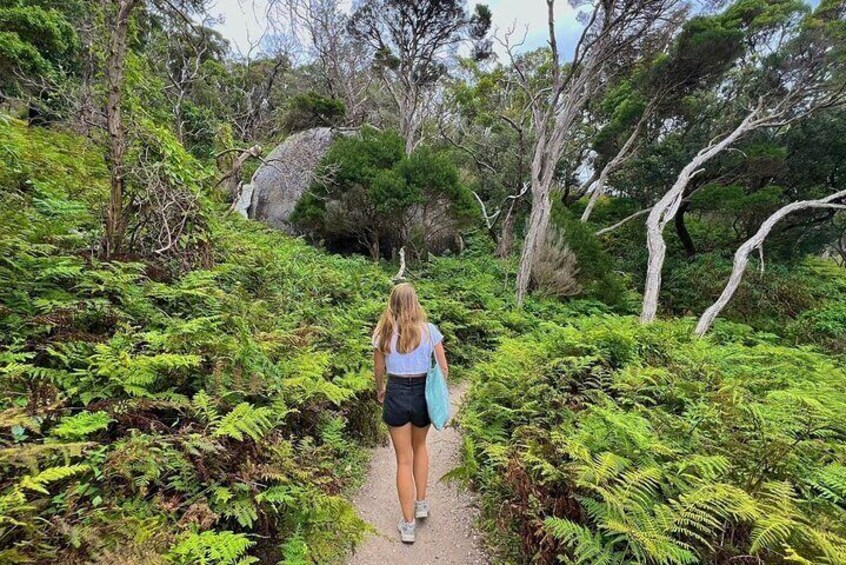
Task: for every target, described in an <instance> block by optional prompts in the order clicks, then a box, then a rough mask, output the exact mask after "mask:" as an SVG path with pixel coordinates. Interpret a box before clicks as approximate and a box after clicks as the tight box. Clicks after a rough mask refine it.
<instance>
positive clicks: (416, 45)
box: [347, 0, 491, 155]
mask: <svg viewBox="0 0 846 565" xmlns="http://www.w3.org/2000/svg"><path fill="white" fill-rule="evenodd" d="M490 26H491V12H490V10H489V9H488V8H487V6H484V5H481V4H477V5H476V7H475V10H474V11H473V12H472V13H471V12H469V11H468V10H467V8H466V7H465V3H464V2H463V1H462V0H437V1H432V0H364V1H363V2H361V3H360V4H358V6H357V7H356V9H355V10H354V11H353V13H352V15H351V16H350V19H349V21H348V24H347V29H348V30H349V32H350V33H351V34H352V36H353V37H354V38H356V39H358V40H359V41H362V42H363V43H365V44H367V45H368V46H369V47H370V49H371V50H372V51H371V52H372V55H373V59H374V67H375V69H376V70H377V72H378V73H379V76H380V78H381V80H382V82H383V85H384V87H385V89H386V90H387V91H388V92H389V93H390V96H391V98H392V99H393V102H394V104H395V105H396V108H397V112H398V116H399V131H400V135H402V137H403V139H404V140H405V152H406V154H408V155H410V154H411V152H412V150H413V149H414V148H415V146H416V145H417V144H418V143H419V130H420V126H421V124H422V121H423V118H424V116H423V113H424V106H425V104H426V102H427V98H428V97H429V96H430V94H431V93H432V91H433V86H435V85H436V84H437V83H438V81H439V80H440V79H441V77H443V76H444V75H445V74H446V72H447V70H448V68H449V65H450V64H452V63H453V62H454V60H455V57H456V55H457V51H458V49H459V47H461V46H462V44H467V43H470V44H471V48H472V54H473V57H474V58H475V59H484V58H486V57H487V56H488V55H489V54H490V46H491V43H490V41H489V40H487V39H486V36H487V34H488V30H489V29H490Z"/></svg>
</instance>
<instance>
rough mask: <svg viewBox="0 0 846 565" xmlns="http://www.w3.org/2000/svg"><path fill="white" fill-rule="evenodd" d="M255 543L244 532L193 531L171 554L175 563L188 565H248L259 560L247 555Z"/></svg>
mask: <svg viewBox="0 0 846 565" xmlns="http://www.w3.org/2000/svg"><path fill="white" fill-rule="evenodd" d="M253 545H255V542H254V541H250V540H249V539H248V538H247V536H245V535H244V534H236V533H234V532H229V531H223V532H201V533H191V534H189V535H188V536H186V537H185V539H183V540H182V541H180V542H179V543H178V544H177V545H175V546H174V547H173V549H171V551H170V556H171V558H172V560H173V562H174V563H185V564H186V565H187V564H189V563H198V564H201V565H248V564H249V563H258V562H259V560H258V559H257V558H255V557H246V556H245V554H246V552H247V550H248V549H249V548H250V547H252V546H253Z"/></svg>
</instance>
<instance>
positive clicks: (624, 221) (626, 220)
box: [594, 206, 652, 235]
mask: <svg viewBox="0 0 846 565" xmlns="http://www.w3.org/2000/svg"><path fill="white" fill-rule="evenodd" d="M651 211H652V206H650V207H649V208H644V209H643V210H638V211H637V212H635V213H634V214H632V215H631V216H626V217H625V218H623V219H622V220H620V221H619V222H617V223H616V224H614V225H612V226H608V227H607V228H602V229H601V230H599V231H597V232H595V233H594V235H602V234H606V233H608V232H610V231H614V230H615V229H617V228H619V227H621V226H623V225H625V224H627V223H629V222H630V221H631V220H634V219H635V218H639V217H640V216H643V215H645V214H648V213H649V212H651Z"/></svg>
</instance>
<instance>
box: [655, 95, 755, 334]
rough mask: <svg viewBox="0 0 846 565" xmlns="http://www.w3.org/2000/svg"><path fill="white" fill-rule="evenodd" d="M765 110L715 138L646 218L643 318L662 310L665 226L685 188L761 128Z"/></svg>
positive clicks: (680, 174) (686, 166)
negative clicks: (716, 159) (717, 158)
mask: <svg viewBox="0 0 846 565" xmlns="http://www.w3.org/2000/svg"><path fill="white" fill-rule="evenodd" d="M760 111H761V106H760V105H759V106H758V107H756V108H755V109H753V110H752V111H750V112H749V114H748V115H747V116H746V117H745V118H744V119H743V121H742V122H740V124H739V125H738V126H737V127H736V128H735V129H734V130H733V131H732V132H731V133H729V134H728V135H726V136H725V137H723V138H722V139H720V140H714V141H712V142H711V143H710V144H708V146H707V147H704V148H702V149H701V150H700V151H699V153H697V154H696V156H694V158H693V159H692V160H691V161H690V162H689V163H688V164H687V165H685V167H684V168H683V169H682V170H681V172H680V173H679V176H678V177H677V178H676V182H675V183H673V186H672V187H671V188H670V190H668V191H667V193H666V194H664V196H662V197H661V199H660V200H659V201H658V202H657V203H656V204H655V206H653V208H652V210H651V211H650V212H649V217H647V219H646V247H647V249H648V250H649V260H648V261H647V264H646V283H645V285H644V288H643V306H642V309H641V312H640V321H641V322H643V323H649V322H652V321H653V320H655V315H656V314H657V312H658V295H659V293H660V292H661V271H662V269H663V268H664V258H665V257H666V254H667V244H666V243H665V242H664V228H665V227H666V226H667V224H668V223H669V222H670V220H671V219H673V218H674V217H675V216H676V213H677V212H678V209H679V206H681V204H682V200H683V198H684V193H685V190H686V189H687V185H688V184H689V183H690V179H692V178H693V177H694V176H696V175H697V174H698V173H699V172H700V171H701V167H702V166H703V165H704V164H705V163H707V162H708V161H709V160H711V159H712V158H713V157H714V156H715V155H717V154H719V153H720V152H721V151H723V150H724V149H726V148H727V147H729V146H730V145H731V144H732V143H734V142H735V141H737V139H738V138H739V137H741V136H742V135H743V134H745V133H747V132H749V131H752V130H753V129H755V128H757V127H760V125H762V124H763V123H764V122H756V121H755V120H756V118H758V116H759V114H760Z"/></svg>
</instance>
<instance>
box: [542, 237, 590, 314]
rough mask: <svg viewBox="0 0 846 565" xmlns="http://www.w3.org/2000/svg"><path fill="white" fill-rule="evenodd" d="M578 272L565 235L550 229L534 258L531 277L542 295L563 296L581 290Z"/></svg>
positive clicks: (576, 263) (574, 293) (572, 294)
mask: <svg viewBox="0 0 846 565" xmlns="http://www.w3.org/2000/svg"><path fill="white" fill-rule="evenodd" d="M578 274H579V266H578V260H577V259H576V254H575V253H573V252H572V251H571V250H570V247H569V246H568V245H567V239H566V237H565V235H564V234H563V233H562V232H561V231H559V230H557V229H554V228H553V229H551V230H550V233H549V234H547V236H546V237H545V238H544V242H543V246H542V247H541V248H540V251H539V252H538V256H537V257H536V259H535V265H534V267H533V269H532V278H533V279H534V281H535V284H536V285H537V290H538V292H539V293H540V294H541V295H542V296H551V297H557V298H565V297H568V296H574V295H576V294H579V293H580V292H581V290H582V287H581V285H579V282H578V280H577V278H576V277H577V276H578Z"/></svg>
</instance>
